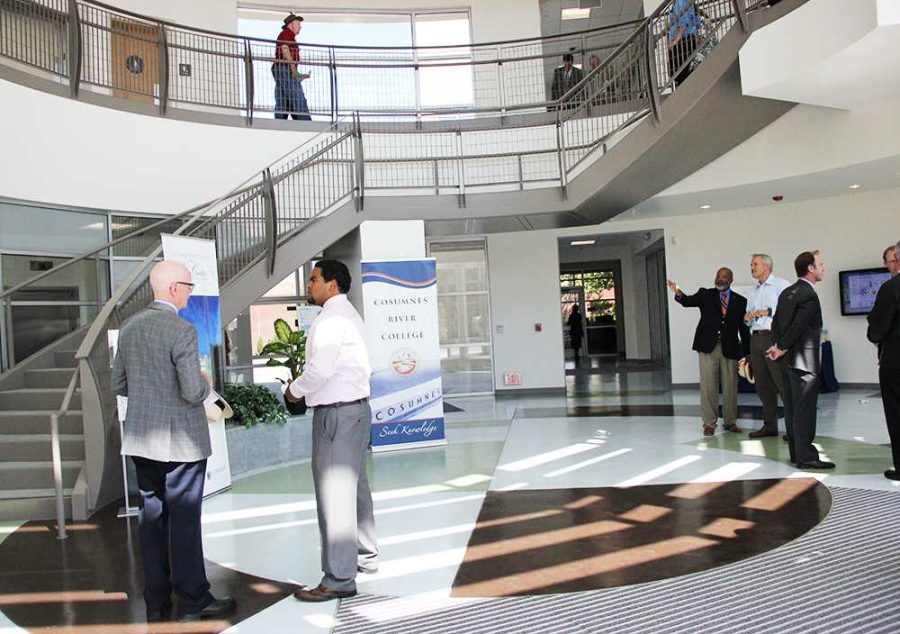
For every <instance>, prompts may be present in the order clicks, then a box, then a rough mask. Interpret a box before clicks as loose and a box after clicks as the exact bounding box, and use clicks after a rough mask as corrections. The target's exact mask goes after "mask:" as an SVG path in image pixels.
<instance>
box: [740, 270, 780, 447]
mask: <svg viewBox="0 0 900 634" xmlns="http://www.w3.org/2000/svg"><path fill="white" fill-rule="evenodd" d="M773 267H774V263H773V262H772V258H771V257H770V256H768V255H766V254H765V253H754V254H753V257H752V258H750V275H752V276H753V279H754V280H756V286H755V287H754V288H753V291H752V292H751V293H749V296H748V297H747V314H746V315H744V323H746V324H747V326H749V327H750V367H751V368H753V377H754V381H755V383H754V386H755V387H756V393H757V394H758V395H759V400H761V401H762V404H763V425H762V427H760V428H759V429H758V430H756V431H752V432H750V437H751V438H762V437H764V436H777V435H778V395H779V394H784V385H783V382H782V372H781V370H780V369H779V367H778V362H777V361H772V360H770V359H768V358H767V357H766V351H767V350H768V349H769V348H771V347H772V344H773V343H774V340H773V338H772V319H773V318H774V317H775V309H776V308H777V307H778V296H779V295H781V292H782V291H783V290H784V289H786V288H787V287H788V286H790V285H791V284H790V282H788V281H787V280H785V279H782V278H780V277H777V276H775V275H773V273H772V269H773Z"/></svg>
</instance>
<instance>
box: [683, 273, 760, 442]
mask: <svg viewBox="0 0 900 634" xmlns="http://www.w3.org/2000/svg"><path fill="white" fill-rule="evenodd" d="M733 280H734V273H732V272H731V269H727V268H721V269H719V270H718V271H717V272H716V287H715V288H701V289H699V290H698V291H697V292H696V293H694V294H693V295H685V294H684V293H683V292H682V290H681V289H680V288H679V287H678V285H677V284H676V283H675V282H673V281H672V280H668V281H667V284H668V286H669V289H670V290H671V291H672V292H673V293H675V301H676V302H678V303H679V304H681V305H682V306H693V307H696V308H699V309H700V323H698V324H697V332H696V333H695V334H694V346H693V347H694V350H696V351H697V352H698V353H699V355H700V415H701V417H702V419H703V435H704V436H712V435H713V434H714V433H716V422H717V421H718V418H719V385H720V384H721V386H722V398H723V404H722V420H723V421H724V424H723V427H724V428H725V429H726V430H728V431H733V432H740V431H741V429H740V428H739V427H738V426H737V414H738V409H737V380H738V375H737V362H738V359H741V358H743V357H744V356H745V354H746V353H747V352H748V351H749V350H750V329H749V328H748V327H747V324H745V323H744V313H745V312H747V298H746V297H744V296H743V295H739V294H737V293H735V292H734V291H732V290H731V282H732V281H733Z"/></svg>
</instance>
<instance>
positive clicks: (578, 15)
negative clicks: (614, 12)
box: [562, 8, 591, 20]
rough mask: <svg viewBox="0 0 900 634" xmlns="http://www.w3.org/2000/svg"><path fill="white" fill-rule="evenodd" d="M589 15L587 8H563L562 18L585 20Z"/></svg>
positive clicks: (589, 11)
mask: <svg viewBox="0 0 900 634" xmlns="http://www.w3.org/2000/svg"><path fill="white" fill-rule="evenodd" d="M590 17H591V10H590V8H588V9H563V10H562V19H563V20H587V19H588V18H590Z"/></svg>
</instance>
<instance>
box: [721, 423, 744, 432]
mask: <svg viewBox="0 0 900 634" xmlns="http://www.w3.org/2000/svg"><path fill="white" fill-rule="evenodd" d="M723 427H724V428H725V431H730V432H734V433H735V434H739V433H741V428H740V427H738V426H737V423H728V424H727V425H723Z"/></svg>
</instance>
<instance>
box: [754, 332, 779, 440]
mask: <svg viewBox="0 0 900 634" xmlns="http://www.w3.org/2000/svg"><path fill="white" fill-rule="evenodd" d="M774 343H775V341H774V338H773V337H772V333H771V332H754V333H753V334H752V335H751V337H750V365H751V367H752V368H753V378H754V380H755V381H756V383H755V384H754V385H755V387H756V393H757V394H758V395H759V400H761V401H762V406H763V425H764V426H765V427H771V428H773V429H778V395H779V394H784V381H783V379H782V376H783V373H782V371H781V368H779V367H778V361H772V360H771V359H768V358H767V357H766V350H768V349H769V348H770V347H771V346H772V344H774Z"/></svg>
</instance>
